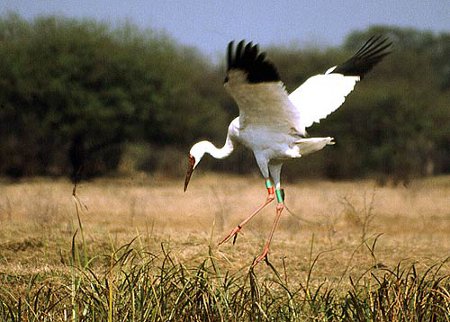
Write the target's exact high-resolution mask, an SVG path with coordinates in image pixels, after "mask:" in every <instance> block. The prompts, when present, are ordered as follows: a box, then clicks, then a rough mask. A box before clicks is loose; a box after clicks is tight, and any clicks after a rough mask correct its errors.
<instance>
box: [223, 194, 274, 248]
mask: <svg viewBox="0 0 450 322" xmlns="http://www.w3.org/2000/svg"><path fill="white" fill-rule="evenodd" d="M267 193H268V194H267V198H266V201H265V202H264V203H263V204H262V205H261V206H259V207H258V208H257V209H256V210H255V211H254V212H253V213H252V214H251V215H250V216H248V217H247V218H245V219H244V220H243V221H242V222H241V223H240V224H239V225H237V226H236V227H235V228H233V230H231V232H230V233H229V234H228V235H227V236H226V237H225V238H224V239H223V240H222V241H221V242H220V243H219V246H220V245H222V244H223V243H225V242H226V241H228V240H230V238H231V237H234V239H233V245H234V243H235V242H236V237H237V234H238V233H239V232H240V231H241V229H242V227H244V225H245V224H246V223H248V222H249V221H250V220H251V219H252V218H253V217H255V216H256V215H257V214H258V213H259V212H260V211H261V210H263V209H264V207H266V206H267V205H268V204H269V203H271V202H272V201H273V200H274V199H275V193H274V189H273V187H272V186H270V187H268V188H267Z"/></svg>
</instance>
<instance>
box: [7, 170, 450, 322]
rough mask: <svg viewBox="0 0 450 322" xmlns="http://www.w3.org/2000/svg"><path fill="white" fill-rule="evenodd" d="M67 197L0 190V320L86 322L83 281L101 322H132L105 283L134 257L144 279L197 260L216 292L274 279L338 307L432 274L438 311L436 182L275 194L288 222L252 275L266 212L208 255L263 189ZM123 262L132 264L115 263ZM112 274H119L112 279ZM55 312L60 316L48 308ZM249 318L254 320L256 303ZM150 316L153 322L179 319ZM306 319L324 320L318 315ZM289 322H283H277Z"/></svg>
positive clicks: (445, 241)
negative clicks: (142, 265)
mask: <svg viewBox="0 0 450 322" xmlns="http://www.w3.org/2000/svg"><path fill="white" fill-rule="evenodd" d="M72 188H73V187H72V185H71V184H70V183H69V182H68V181H65V180H62V179H57V180H49V179H33V180H25V181H23V182H18V183H11V182H6V181H3V182H1V183H0V227H1V228H0V304H2V306H1V305H0V319H1V316H3V317H5V316H7V317H8V318H11V320H14V317H15V318H17V320H20V319H21V318H23V316H25V315H22V314H25V313H26V314H27V318H26V319H23V320H32V318H30V316H31V317H33V316H34V317H36V320H39V321H41V320H46V319H47V320H49V321H50V320H69V319H72V320H78V319H79V320H83V318H81V317H83V316H84V317H85V319H84V320H95V319H94V318H92V314H93V313H86V312H87V309H86V308H85V311H84V313H83V312H82V309H81V307H82V306H83V305H87V304H80V303H78V302H77V303H78V304H75V302H76V301H75V297H76V296H77V292H78V291H79V290H82V285H83V283H82V281H84V280H85V279H86V278H88V277H87V276H88V275H89V274H91V275H89V276H91V277H92V276H94V281H97V282H98V283H99V285H103V284H104V285H103V286H104V287H105V290H109V291H105V292H106V293H105V294H106V295H105V299H106V300H105V301H106V302H105V303H106V304H105V306H106V309H105V310H106V311H105V312H106V313H105V314H107V317H108V320H111V321H112V320H115V319H114V316H116V317H119V316H122V318H121V319H120V320H134V319H131V318H123V315H120V314H121V313H120V312H119V311H115V310H114V309H113V303H116V304H114V307H115V308H116V309H117V307H118V306H120V304H118V303H117V302H114V301H113V298H114V294H115V293H114V292H113V290H115V291H116V292H118V290H119V289H120V288H119V287H118V286H117V288H115V289H114V288H111V286H110V284H111V283H112V281H116V282H117V283H118V281H119V280H122V279H121V277H120V276H122V275H121V274H125V275H124V276H128V275H127V272H131V271H132V268H133V267H134V268H135V266H133V265H134V264H130V263H135V262H136V258H139V260H140V262H145V259H146V258H147V259H149V260H148V261H147V262H149V261H151V262H152V263H154V267H153V268H152V269H156V270H158V269H160V270H161V271H162V270H163V267H164V265H165V263H166V262H167V261H168V259H169V260H170V263H171V265H172V267H182V268H183V267H184V268H186V269H187V270H188V271H189V268H197V269H199V267H202V268H203V267H204V266H205V265H206V264H205V263H206V261H207V260H209V263H210V264H209V266H208V267H209V268H211V267H212V268H213V271H214V272H215V273H216V275H217V278H219V279H221V280H222V281H223V280H224V279H223V278H225V280H226V278H227V276H232V277H234V278H235V280H237V281H241V280H240V278H242V281H241V282H242V284H243V285H247V284H248V283H250V284H249V287H250V289H249V294H250V295H251V296H252V298H253V295H252V294H253V293H252V292H253V291H254V290H255V289H260V290H262V289H267V288H263V286H261V285H266V284H264V283H263V284H261V285H260V284H254V283H255V280H256V281H260V282H261V281H273V280H277V279H278V280H279V281H280V283H281V281H282V283H283V285H284V286H283V287H284V288H288V287H292V289H297V290H304V291H305V294H306V295H305V296H306V297H308V296H310V295H311V294H309V292H310V289H309V288H308V287H311V289H314V290H316V291H317V292H318V293H320V292H321V289H322V290H324V292H325V294H326V292H329V291H330V290H332V291H333V294H335V296H336V297H338V298H339V297H340V296H342V297H344V296H346V294H352V290H353V291H355V290H356V286H355V285H357V284H361V285H364V287H365V288H366V289H369V293H370V292H372V291H373V290H375V289H376V286H377V285H378V286H380V285H381V284H382V283H381V282H380V279H381V278H382V277H383V276H386V274H387V273H389V274H394V275H395V272H397V275H398V276H397V277H398V278H399V280H400V277H401V276H400V275H402V274H405V275H406V274H410V273H411V272H412V273H411V274H413V275H414V276H416V275H417V276H422V277H423V280H426V278H428V277H429V276H430V275H432V276H431V277H430V278H431V279H432V280H433V281H438V282H439V283H438V284H439V285H438V286H439V287H440V289H439V291H438V293H439V294H441V295H442V297H443V299H444V301H443V303H444V304H442V303H441V304H439V307H440V310H441V311H443V312H445V311H446V310H448V309H449V305H450V289H449V287H450V281H449V276H450V261H449V260H448V258H449V256H450V201H449V200H450V198H449V196H450V177H448V176H447V177H436V178H427V179H423V180H417V181H414V182H412V184H411V185H410V186H408V187H402V186H401V187H379V186H376V185H375V183H374V182H372V181H359V182H330V181H300V182H298V183H296V184H286V186H285V189H286V205H287V207H288V208H289V210H290V213H289V212H288V211H285V212H284V213H283V216H282V219H281V221H280V225H279V227H278V230H277V231H276V234H275V237H274V240H273V243H272V248H271V252H270V255H269V262H270V265H267V264H266V263H264V262H263V263H261V264H259V265H258V266H257V267H256V268H255V269H254V270H249V267H250V265H251V263H252V261H253V259H254V257H256V256H257V255H258V254H259V252H260V251H261V249H262V246H263V244H264V242H265V239H266V236H267V234H268V232H269V230H270V226H271V224H272V220H273V218H274V215H275V204H273V205H269V206H268V207H267V208H266V209H265V210H264V211H263V212H262V213H261V214H260V215H258V217H256V218H255V219H254V220H253V221H251V222H250V223H249V224H248V226H246V227H245V228H244V229H243V231H242V233H241V234H240V235H239V236H238V238H237V240H236V244H235V245H232V243H231V242H229V243H227V244H225V245H222V246H221V247H218V246H217V243H218V241H220V240H221V238H222V237H224V236H225V235H226V234H227V233H228V231H229V230H231V229H232V228H233V227H234V226H235V225H236V224H237V223H238V222H239V221H240V220H242V218H244V217H245V216H246V215H248V214H249V213H250V212H251V211H252V210H253V209H254V208H255V207H256V206H257V205H258V204H259V203H261V202H262V201H263V200H264V198H265V189H264V183H263V181H262V180H261V179H259V178H252V177H246V178H239V177H223V176H222V177H221V176H218V175H213V174H203V175H194V178H193V180H192V182H191V185H190V187H189V189H188V191H187V192H186V193H184V192H183V182H182V181H181V180H180V181H178V180H166V179H163V178H158V177H145V176H142V177H139V176H135V177H133V178H127V179H123V178H122V179H99V180H95V181H92V182H84V183H82V184H81V185H79V186H78V188H77V195H78V197H79V200H80V201H81V203H79V202H76V201H75V199H74V198H73V197H72ZM131 253H133V255H132V256H133V257H132V259H127V258H128V257H127V256H131V255H130V254H131ZM124 254H125V255H124ZM121 256H122V257H121ZM130 258H131V257H130ZM150 259H151V260H150ZM127 261H129V262H130V263H129V262H127ZM117 263H121V264H120V268H119V269H117V270H116V271H115V267H119V265H118V264H117ZM127 265H128V266H127ZM129 265H131V266H129ZM166 265H167V263H166ZM177 265H178V266H177ZM202 265H203V266H202ZM127 267H128V268H127ZM130 267H131V268H130ZM86 268H87V271H85V270H83V269H86ZM74 269H76V270H75V271H74ZM127 269H128V270H127ZM152 269H150V268H149V270H150V271H151V270H152ZM205 270H206V269H205ZM86 272H89V274H88V273H86ZM249 272H250V273H251V274H250V273H249ZM113 273H114V274H115V275H114V277H113V275H112V274H113ZM151 274H154V273H151ZM249 274H250V275H249ZM421 274H422V275H421ZM224 276H225V277H224ZM249 276H250V282H249ZM377 278H378V279H377ZM408 278H410V276H409V275H407V278H406V280H407V279H408ZM103 279H105V281H106V282H105V283H103V282H102V281H103ZM88 280H90V279H88ZM124 280H126V278H125V279H124ZM90 281H91V280H90ZM252 281H253V282H252ZM108 282H109V283H110V284H108ZM261 283H262V282H261ZM269 283H270V282H269ZM94 284H95V283H94ZM173 284H175V283H173ZM49 285H51V286H49ZM55 285H56V286H55ZM90 285H93V284H92V281H91V283H90ZM108 285H109V286H108ZM152 285H153V284H152ZM254 285H260V286H259V287H260V288H258V287H256V288H253V287H254ZM436 285H437V284H436ZM134 286H136V287H137V285H136V284H134ZM243 287H244V286H243ZM87 289H88V288H87ZM45 290H46V291H47V292H48V294H49V295H47V297H45V296H44V295H43V294H46V293H45ZM57 290H60V291H61V292H63V293H64V294H71V296H72V299H71V302H70V301H69V300H68V301H69V302H67V303H65V302H64V299H63V298H59V297H58V295H55V294H56V293H55V292H58V291H57ZM250 291H251V292H250ZM80 292H81V291H80ZM261 292H262V291H261ZM36 294H37V295H36ZM50 294H53V295H50ZM83 294H85V293H83ZM102 294H103V293H102ZM258 294H259V293H258ZM261 294H262V293H261ZM264 294H265V293H264ZM308 294H309V295H308ZM330 294H331V293H330ZM250 295H249V296H250ZM307 295H308V296H307ZM441 295H440V296H441ZM85 296H86V294H85ZM42 297H43V298H44V300H42ZM51 298H52V299H53V300H52V301H53V302H54V303H55V304H52V306H51V305H50V304H48V307H47V309H45V310H44V309H42V310H39V305H38V304H35V307H34V309H30V308H31V306H32V304H31V303H29V302H32V299H34V301H35V302H36V303H37V302H38V300H37V299H40V300H39V301H40V302H39V303H41V302H42V301H44V302H45V301H46V302H45V303H47V302H48V303H50V302H51V301H50V299H51ZM100 298H101V296H100ZM53 302H52V303H53ZM60 302H61V303H62V302H64V309H61V308H58V307H59V306H58V303H60ZM70 303H72V305H73V306H72V307H69V306H70ZM133 303H134V302H133ZM158 303H159V302H158ZM227 303H228V302H227ZM89 305H91V304H89ZM253 305H255V303H253ZM261 305H262V304H261ZM2 307H3V309H2ZM75 307H78V308H79V310H80V312H78V311H77V310H75ZM252 307H253V309H255V307H254V306H252ZM2 310H3V311H2ZM30 310H31V311H32V312H36V313H30ZM52 310H53V311H52ZM251 310H252V309H250V311H251ZM257 310H258V311H259V312H263V309H262V307H261V306H260V305H259V304H258V307H257ZM41 311H42V312H44V311H45V312H44V313H42V312H41ZM219 311H220V310H219ZM294 311H295V310H294ZM2 312H3V315H1V314H2ZM39 312H41V313H42V314H43V315H42V314H41V313H39ZM133 312H134V311H133ZM158 312H159V313H158V314H156V313H155V314H156V315H155V317H156V318H155V319H154V320H175V321H178V320H183V318H182V317H180V316H178V317H177V316H176V315H171V316H169V318H168V317H167V316H164V314H163V313H162V312H163V311H161V310H159V311H158ZM220 312H221V314H222V315H220V314H219V315H217V316H220V319H219V320H240V319H239V318H238V316H237V315H236V314H231V313H230V314H231V315H226V314H225V313H224V312H223V311H220ZM267 312H269V311H267ZM447 312H448V311H447ZM83 314H84V315H83ZM130 314H131V313H130ZM207 314H211V313H207ZM308 314H310V316H312V317H314V319H315V318H317V316H319V317H322V320H327V319H325V318H324V315H323V314H324V313H321V314H322V315H321V314H318V315H315V313H314V312H310V313H308ZM342 314H344V313H342ZM42 316H44V317H45V318H42ZM105 316H106V315H105ZM207 316H209V315H207ZM217 316H216V317H217ZM224 316H225V317H226V316H228V318H224ZM243 316H244V315H243ZM262 316H263V317H264V314H263V315H262ZM368 316H370V314H369V315H368ZM386 316H388V315H386ZM405 316H406V315H405ZM442 316H444V315H442ZM245 317H246V319H247V320H254V319H255V317H254V316H253V318H252V316H251V315H250V316H245ZM297 317H298V316H297ZM266 318H267V319H268V318H269V317H267V316H266ZM208 319H209V320H217V319H216V318H211V317H210V316H209V318H208ZM258 319H259V318H258ZM296 319H297V318H295V315H294V318H293V317H292V316H290V315H289V320H296ZM311 319H312V320H313V318H311ZM317 319H318V320H321V319H320V318H317ZM343 319H344V318H343ZM385 319H386V320H387V317H385ZM99 320H103V319H99ZM136 320H139V319H136ZM144 320H147V319H144ZM194 320H204V318H201V317H197V318H195V319H194ZM261 320H265V319H264V318H261ZM300 320H302V319H300ZM332 320H333V319H332ZM381 320H383V319H381ZM399 320H401V319H399ZM447 321H448V320H447Z"/></svg>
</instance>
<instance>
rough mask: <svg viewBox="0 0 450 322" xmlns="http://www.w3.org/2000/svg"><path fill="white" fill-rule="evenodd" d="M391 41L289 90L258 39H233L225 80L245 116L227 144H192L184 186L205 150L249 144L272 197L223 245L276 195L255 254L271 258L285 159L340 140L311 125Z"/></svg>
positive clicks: (375, 40) (222, 153)
mask: <svg viewBox="0 0 450 322" xmlns="http://www.w3.org/2000/svg"><path fill="white" fill-rule="evenodd" d="M390 46H391V43H390V42H388V40H387V39H385V38H382V37H381V36H377V37H371V38H370V39H369V40H368V41H367V42H366V43H365V44H364V45H363V46H362V47H361V49H359V50H358V52H357V53H356V54H355V55H354V56H353V57H351V58H350V59H348V60H347V61H346V62H344V63H343V64H341V65H337V66H334V67H331V68H329V69H328V70H327V71H326V72H325V73H324V74H319V75H316V76H312V77H310V78H308V79H307V80H306V81H305V82H304V83H303V84H302V85H301V86H300V87H298V88H297V89H296V90H294V91H293V92H292V93H291V94H288V93H287V91H286V89H285V87H284V84H283V83H282V82H281V80H280V77H279V74H278V72H277V69H276V68H275V66H274V65H273V64H272V62H270V61H269V60H268V59H267V58H266V55H265V53H260V52H259V49H258V46H257V45H253V44H252V43H251V42H250V43H248V44H245V41H241V42H239V43H238V44H237V47H236V50H235V49H234V43H233V42H230V43H229V45H228V51H227V75H226V78H225V83H224V86H225V89H226V90H227V91H228V92H229V93H230V94H231V96H232V97H233V98H234V99H235V101H236V103H237V105H238V107H239V117H237V118H235V119H234V120H233V121H232V122H231V123H230V125H229V127H228V134H227V138H226V141H225V144H224V146H223V147H222V148H217V147H215V146H214V145H213V144H212V143H211V142H209V141H201V142H198V143H196V144H194V145H193V146H192V148H191V150H190V152H189V167H188V171H187V174H186V179H185V183H184V191H186V189H187V186H188V184H189V180H190V178H191V175H192V172H193V171H194V169H195V168H196V167H197V165H198V164H199V162H200V160H201V159H202V158H203V156H204V154H205V153H208V154H210V155H211V156H213V157H214V158H216V159H223V158H225V157H227V156H229V155H230V154H231V153H232V152H233V150H234V147H235V146H236V144H243V145H244V146H246V147H247V148H249V149H251V150H252V151H253V153H254V155H255V158H256V162H257V164H258V166H259V169H260V170H261V173H262V175H263V177H264V180H265V186H266V188H267V197H266V200H265V201H264V203H263V204H262V205H260V206H259V207H258V208H257V209H256V210H255V211H254V212H253V213H252V214H251V215H250V216H248V217H247V218H246V219H244V220H243V221H242V222H241V223H240V224H239V225H237V226H236V227H235V228H234V229H233V230H231V232H230V233H229V234H228V235H227V236H226V237H225V238H224V239H223V240H222V241H221V242H220V243H219V245H220V244H222V243H224V242H226V241H228V240H229V239H230V238H232V237H233V238H234V239H233V243H234V242H235V240H236V237H237V234H238V233H239V231H240V230H241V229H242V227H243V226H244V225H245V224H246V223H247V222H248V221H249V220H250V219H252V218H253V217H254V216H255V215H256V214H257V213H259V212H260V211H261V210H262V209H263V208H264V207H265V206H267V205H268V204H269V203H271V202H272V201H273V200H274V199H275V198H276V199H277V206H276V216H275V221H274V224H273V226H272V229H271V231H270V234H269V237H268V239H267V241H266V244H265V246H264V248H263V251H262V253H261V255H259V256H258V257H257V258H256V259H255V260H254V262H253V265H256V264H257V263H259V262H260V261H262V260H263V259H265V258H266V256H267V254H268V252H269V247H270V242H271V240H272V237H273V234H274V232H275V229H276V227H277V225H278V221H279V219H280V215H281V212H282V211H283V209H284V190H283V189H282V188H281V183H280V174H281V167H282V164H283V161H285V160H286V159H292V158H300V157H301V156H303V155H306V154H309V153H312V152H316V151H319V150H321V149H322V148H324V147H325V146H326V145H330V144H334V142H333V138H331V137H321V138H308V137H307V134H306V128H307V127H309V126H311V125H312V124H313V123H314V122H317V123H318V122H319V121H320V120H321V119H323V118H325V117H327V116H328V115H329V114H330V113H332V112H334V111H335V110H336V109H337V108H339V106H341V105H342V103H344V100H345V97H346V96H347V95H348V94H349V93H350V92H351V91H352V90H353V88H354V87H355V84H356V82H358V81H359V80H361V79H362V78H363V77H364V75H365V74H366V73H367V72H368V71H370V70H371V69H372V67H374V66H375V65H376V64H377V63H379V62H380V61H381V60H382V58H383V57H384V56H386V55H387V54H389V50H388V49H389V47H390Z"/></svg>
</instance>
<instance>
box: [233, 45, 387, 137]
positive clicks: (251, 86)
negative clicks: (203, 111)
mask: <svg viewBox="0 0 450 322" xmlns="http://www.w3.org/2000/svg"><path fill="white" fill-rule="evenodd" d="M390 45H391V43H389V42H388V41H387V39H382V38H381V37H372V38H370V39H369V40H368V41H367V42H366V43H365V44H364V45H363V46H362V47H361V49H360V50H358V52H357V53H356V54H355V55H354V56H353V57H351V58H350V59H349V60H347V61H346V62H344V63H343V64H341V65H338V66H334V67H332V68H330V69H328V70H327V72H326V73H325V74H321V75H316V76H313V77H310V78H309V79H307V80H306V82H305V83H303V84H302V85H301V86H300V87H298V88H297V89H296V90H295V91H294V92H292V93H291V94H290V95H289V94H288V93H287V92H286V90H285V87H284V84H283V83H282V82H281V80H280V76H279V74H278V72H277V70H276V67H275V66H274V65H273V64H272V62H270V61H269V60H268V59H267V58H266V56H265V54H264V53H260V52H259V49H258V46H257V45H253V44H252V43H251V42H250V43H248V44H245V42H244V41H241V42H239V43H238V44H237V47H236V49H235V48H234V43H233V42H230V43H229V45H228V52H227V77H226V78H225V88H226V89H227V90H228V92H229V93H230V94H231V96H232V97H233V98H234V99H235V101H236V102H237V104H238V106H239V119H240V122H241V124H240V126H241V127H247V126H264V127H266V128H267V129H269V130H273V131H277V132H284V133H292V132H296V133H299V134H301V135H304V134H305V128H307V127H309V126H311V125H312V124H313V123H314V122H319V121H320V120H321V119H323V118H325V117H326V116H328V115H329V114H331V113H332V112H334V111H335V110H336V109H337V108H339V106H341V105H342V103H343V102H344V101H345V97H346V96H347V95H348V94H349V93H350V92H351V91H352V90H353V88H354V87H355V84H356V82H358V81H359V80H361V79H362V78H363V77H364V75H365V74H366V73H367V72H368V71H370V70H371V69H372V68H373V67H374V66H375V65H376V64H377V63H379V62H380V61H381V60H382V59H383V57H384V56H386V55H387V54H389V51H387V49H388V48H389V47H390Z"/></svg>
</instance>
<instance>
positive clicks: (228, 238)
mask: <svg viewBox="0 0 450 322" xmlns="http://www.w3.org/2000/svg"><path fill="white" fill-rule="evenodd" d="M241 229H242V227H241V226H240V225H238V226H236V227H234V229H233V230H232V231H231V232H230V233H229V234H228V235H227V236H226V237H225V238H224V239H223V240H222V241H221V242H220V243H219V246H220V245H222V244H223V243H225V242H227V241H228V240H230V238H231V237H233V245H234V243H236V238H237V235H238V233H239V232H240V231H241Z"/></svg>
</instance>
